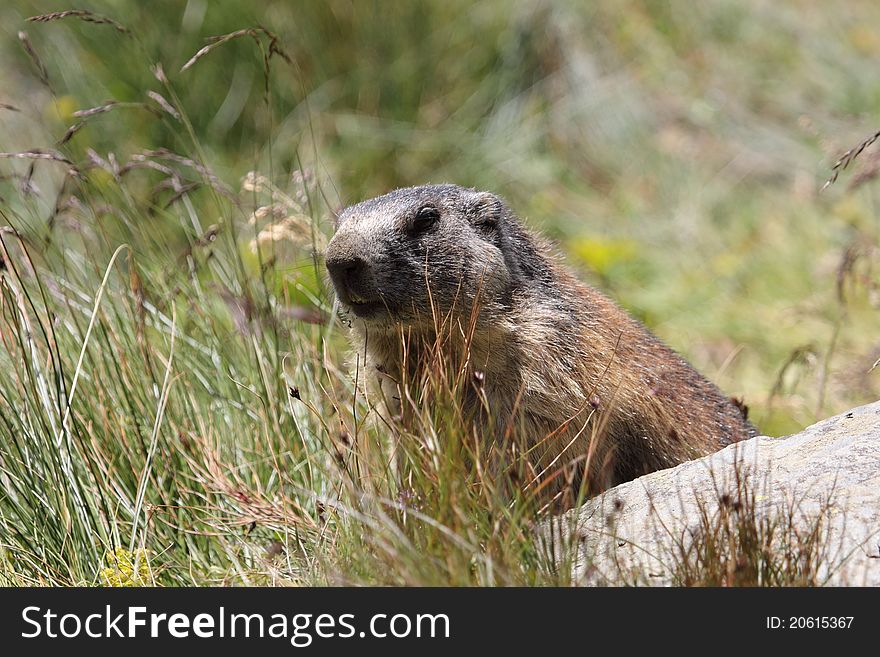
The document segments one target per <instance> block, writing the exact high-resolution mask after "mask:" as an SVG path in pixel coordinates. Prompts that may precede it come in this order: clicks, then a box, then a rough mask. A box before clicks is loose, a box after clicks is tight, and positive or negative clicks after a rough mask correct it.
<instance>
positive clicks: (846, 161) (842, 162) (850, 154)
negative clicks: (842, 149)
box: [822, 130, 880, 190]
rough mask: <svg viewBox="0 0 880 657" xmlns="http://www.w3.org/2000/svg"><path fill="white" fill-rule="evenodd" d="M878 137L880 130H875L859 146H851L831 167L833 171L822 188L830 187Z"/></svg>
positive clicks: (879, 136) (879, 137)
mask: <svg viewBox="0 0 880 657" xmlns="http://www.w3.org/2000/svg"><path fill="white" fill-rule="evenodd" d="M878 139H880V130H878V131H877V132H875V133H874V134H873V135H871V136H870V137H868V138H867V139H864V140H862V141H861V142H859V144H858V145H857V146H854V147H853V148H850V149H849V150H848V151H847V152H846V153H844V154H843V155H841V156H840V159H839V160H837V162H835V163H834V166H833V167H831V170H832V172H833V173H832V174H831V177H830V178H829V179H828V180H826V181H825V184H824V185H822V189H823V190H824V189H826V188H827V187H829V186H830V185H833V184H834V183H835V181H836V180H837V178H838V176H840V172H841V171H843V170H844V169H846V168H847V167H848V166H849V165H850V164H852V162H853V161H854V160H855V159H856V158H857V157H858V156H859V155H861V154H862V152H863V151H864V150H865V149H866V148H868V146H870V145H871V144H873V143H874V142H875V141H877V140H878Z"/></svg>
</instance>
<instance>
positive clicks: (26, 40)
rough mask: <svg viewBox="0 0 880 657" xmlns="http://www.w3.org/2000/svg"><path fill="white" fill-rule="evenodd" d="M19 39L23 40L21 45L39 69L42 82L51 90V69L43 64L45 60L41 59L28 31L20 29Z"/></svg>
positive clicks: (38, 74)
mask: <svg viewBox="0 0 880 657" xmlns="http://www.w3.org/2000/svg"><path fill="white" fill-rule="evenodd" d="M18 40H19V41H21V47H22V48H24V51H25V52H26V53H27V56H28V57H29V58H30V60H31V63H32V64H33V65H34V68H36V69H37V77H39V78H40V82H42V83H43V84H44V85H45V86H46V87H48V88H49V89H50V90H51V89H52V85H51V84H49V70H48V69H47V68H46V65H45V64H43V60H41V59H40V56H39V55H37V51H36V50H34V45H33V44H32V43H31V39H30V37H29V36H28V33H27V32H25V31H24V30H22V31H20V32H19V33H18Z"/></svg>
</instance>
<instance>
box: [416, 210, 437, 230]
mask: <svg viewBox="0 0 880 657" xmlns="http://www.w3.org/2000/svg"><path fill="white" fill-rule="evenodd" d="M438 219H440V210H438V209H437V208H435V207H434V206H433V205H426V206H425V207H423V208H421V209H420V210H419V211H418V212H416V216H414V217H413V219H412V223H411V224H410V229H411V230H412V232H414V233H420V232H422V231H424V230H427V229H428V228H430V227H431V226H433V225H434V224H435V223H436V222H437V220H438Z"/></svg>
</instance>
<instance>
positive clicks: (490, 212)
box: [468, 192, 504, 232]
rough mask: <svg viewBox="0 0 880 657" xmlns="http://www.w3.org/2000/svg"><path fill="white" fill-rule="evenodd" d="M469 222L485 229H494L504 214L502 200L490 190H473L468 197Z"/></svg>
mask: <svg viewBox="0 0 880 657" xmlns="http://www.w3.org/2000/svg"><path fill="white" fill-rule="evenodd" d="M468 201H469V202H468V218H469V219H470V222H471V223H472V224H473V225H474V226H476V227H477V228H480V229H482V230H485V231H487V232H488V231H492V230H494V229H495V228H496V227H497V226H498V224H499V223H500V221H501V217H502V216H503V214H504V202H503V201H502V200H501V199H500V198H498V197H497V196H495V194H492V193H490V192H475V193H474V194H473V195H472V196H471V198H470V199H468Z"/></svg>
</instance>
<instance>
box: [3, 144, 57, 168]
mask: <svg viewBox="0 0 880 657" xmlns="http://www.w3.org/2000/svg"><path fill="white" fill-rule="evenodd" d="M0 158H7V159H21V160H53V161H55V162H63V163H64V164H69V165H71V166H72V165H73V162H71V161H70V160H69V159H67V158H66V157H64V156H63V155H62V154H61V153H59V152H58V151H49V150H44V149H42V148H34V149H32V150H29V151H21V152H18V153H0Z"/></svg>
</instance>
